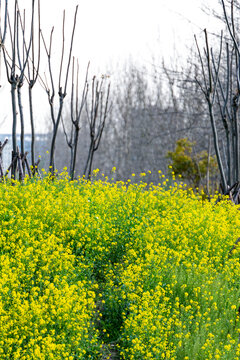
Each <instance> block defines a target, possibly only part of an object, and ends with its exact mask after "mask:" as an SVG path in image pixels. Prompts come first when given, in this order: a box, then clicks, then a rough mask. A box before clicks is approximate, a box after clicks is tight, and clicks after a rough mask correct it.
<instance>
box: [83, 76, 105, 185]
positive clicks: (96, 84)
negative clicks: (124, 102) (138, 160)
mask: <svg viewBox="0 0 240 360" xmlns="http://www.w3.org/2000/svg"><path fill="white" fill-rule="evenodd" d="M105 80H106V77H105V76H104V75H103V76H102V79H101V80H97V79H96V76H94V77H93V79H92V91H91V100H90V103H91V105H90V111H89V105H88V103H86V111H87V118H88V124H89V134H90V146H89V151H88V157H87V161H86V165H85V168H84V175H85V176H86V178H88V179H89V178H90V176H91V171H92V163H93V156H94V153H95V152H96V151H97V150H98V147H99V144H100V141H101V138H102V133H103V129H104V126H105V122H106V118H107V116H108V111H109V94H110V83H109V84H108V85H107V90H106V94H105V92H104V82H105Z"/></svg>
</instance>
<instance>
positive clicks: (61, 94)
mask: <svg viewBox="0 0 240 360" xmlns="http://www.w3.org/2000/svg"><path fill="white" fill-rule="evenodd" d="M77 11H78V6H76V10H75V15H74V21H73V29H72V35H71V43H70V48H69V52H68V58H67V68H66V72H65V76H64V78H65V79H64V81H63V84H62V72H63V60H64V55H65V11H64V12H63V25H62V55H61V61H60V67H59V73H58V74H59V77H58V98H59V106H58V109H57V111H56V112H55V108H54V105H55V103H54V99H55V94H56V90H55V88H56V86H55V84H54V74H53V67H52V42H53V31H54V27H53V28H52V31H51V34H50V41H49V46H48V47H47V44H46V41H45V39H44V37H43V34H42V32H41V35H42V39H43V44H44V48H45V51H46V54H47V58H48V72H49V78H50V87H49V85H48V82H47V79H46V81H45V82H44V83H43V85H44V87H45V90H46V92H47V95H48V102H49V106H50V112H51V120H52V125H53V131H52V141H51V149H50V162H49V169H50V171H51V173H52V174H53V173H54V155H55V145H56V138H57V133H58V129H59V124H60V121H61V117H62V110H63V103H64V98H65V97H66V94H67V84H68V77H69V70H70V64H71V59H72V49H73V39H74V33H75V27H76V20H77Z"/></svg>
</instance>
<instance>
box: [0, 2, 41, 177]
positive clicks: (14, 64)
mask: <svg viewBox="0 0 240 360" xmlns="http://www.w3.org/2000/svg"><path fill="white" fill-rule="evenodd" d="M34 6H35V1H34V0H32V5H31V25H30V34H29V41H28V44H26V40H25V38H26V36H25V32H24V31H22V33H21V35H20V31H19V27H20V11H19V7H18V1H17V0H15V3H14V16H13V18H14V20H13V26H12V25H11V22H10V16H9V14H8V13H7V19H8V27H9V33H10V41H11V53H10V54H9V52H8V51H7V50H6V47H5V46H4V47H3V56H4V63H5V67H6V73H7V79H8V82H9V83H10V84H11V101H12V117H13V121H12V146H13V150H12V170H11V171H12V178H14V179H15V178H16V169H17V157H18V151H17V132H16V128H17V113H18V111H17V104H18V107H19V112H20V121H21V152H22V154H24V119H23V109H22V99H21V87H22V85H23V81H24V76H25V69H26V66H27V63H28V58H29V53H30V49H31V46H32V37H33V21H34ZM21 44H23V45H22V47H23V52H22V56H21V54H20V46H21ZM17 98H18V102H17Z"/></svg>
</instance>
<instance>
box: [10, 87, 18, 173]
mask: <svg viewBox="0 0 240 360" xmlns="http://www.w3.org/2000/svg"><path fill="white" fill-rule="evenodd" d="M16 89H17V85H16V82H15V81H13V82H12V84H11V97H12V116H13V120H12V161H14V159H15V157H16V156H17V106H16ZM16 170H17V166H16V162H13V166H12V170H11V177H12V178H13V179H16Z"/></svg>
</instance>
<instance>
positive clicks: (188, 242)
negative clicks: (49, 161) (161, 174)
mask: <svg viewBox="0 0 240 360" xmlns="http://www.w3.org/2000/svg"><path fill="white" fill-rule="evenodd" d="M99 176H102V175H99ZM215 200H216V199H212V201H211V202H208V201H204V202H203V201H202V198H201V197H200V196H199V195H194V194H193V193H192V192H191V191H189V190H184V189H183V187H182V185H180V186H177V185H176V186H174V187H171V186H170V187H169V189H168V190H166V187H165V185H164V184H163V187H161V185H159V186H153V185H147V184H144V183H140V184H138V185H136V184H135V185H132V184H130V183H129V182H127V183H123V182H116V183H110V182H108V181H107V180H106V178H104V177H103V178H102V180H97V179H94V181H93V182H90V181H85V180H83V179H79V180H78V181H73V182H70V181H69V180H68V177H67V175H66V174H63V175H62V176H61V175H58V176H57V177H56V178H55V179H54V181H52V179H50V178H48V177H47V176H46V177H45V178H44V179H43V180H42V181H38V180H26V181H25V183H23V184H18V183H16V185H15V186H12V185H11V184H8V183H6V184H4V183H2V184H0V229H1V231H0V359H15V360H17V359H21V360H22V359H23V360H30V359H36V360H38V359H39V360H40V359H41V360H45V359H46V360H48V359H54V360H55V359H59V360H60V359H67V360H75V359H82V360H87V359H93V360H97V359H99V360H100V359H103V358H104V359H107V358H110V351H108V350H107V348H108V347H107V344H111V343H112V342H114V343H116V341H117V342H118V346H117V348H118V353H119V356H120V357H121V358H122V359H126V360H135V359H136V360H143V359H147V360H152V359H154V360H158V359H171V360H174V359H176V360H184V359H185V360H187V359H189V360H190V359H195V360H200V359H204V360H207V359H221V360H222V359H226V360H237V359H239V358H240V345H239V334H240V323H239V312H238V309H239V306H240V261H239V259H240V245H239V248H238V245H236V247H235V248H234V250H233V251H231V249H232V247H233V244H234V242H235V241H236V240H237V238H238V237H239V225H240V217H239V210H238V207H237V206H232V205H231V203H230V202H229V201H227V200H223V201H221V202H219V203H217V204H216V201H215ZM109 349H110V346H109Z"/></svg>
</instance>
